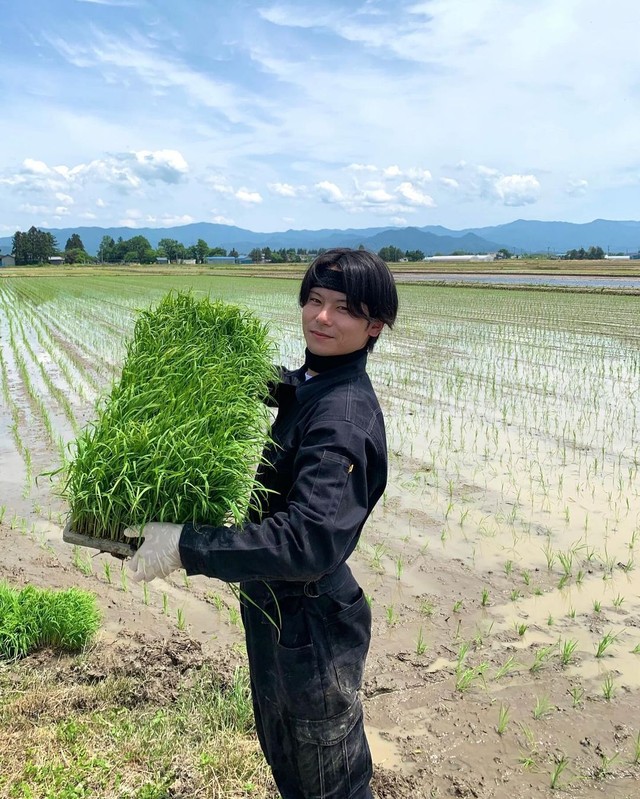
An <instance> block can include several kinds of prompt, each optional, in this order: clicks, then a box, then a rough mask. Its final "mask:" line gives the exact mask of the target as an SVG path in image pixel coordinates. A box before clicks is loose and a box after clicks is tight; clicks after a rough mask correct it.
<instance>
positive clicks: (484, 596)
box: [480, 588, 489, 608]
mask: <svg viewBox="0 0 640 799" xmlns="http://www.w3.org/2000/svg"><path fill="white" fill-rule="evenodd" d="M480 604H481V605H482V607H483V608H486V607H487V605H488V604H489V591H488V590H487V589H486V588H483V589H482V597H481V598H480Z"/></svg>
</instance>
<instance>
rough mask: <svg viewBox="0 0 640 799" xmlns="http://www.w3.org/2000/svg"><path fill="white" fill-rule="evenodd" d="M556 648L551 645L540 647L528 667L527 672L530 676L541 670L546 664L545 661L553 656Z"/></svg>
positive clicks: (554, 645)
mask: <svg viewBox="0 0 640 799" xmlns="http://www.w3.org/2000/svg"><path fill="white" fill-rule="evenodd" d="M555 648H556V644H551V645H550V646H541V647H540V649H538V650H536V652H535V654H534V656H533V663H532V664H531V665H530V666H529V671H530V672H531V673H532V674H536V673H537V672H539V671H541V670H542V668H543V667H544V666H545V665H546V664H547V661H548V660H549V658H550V657H551V655H552V654H553V652H554V650H555Z"/></svg>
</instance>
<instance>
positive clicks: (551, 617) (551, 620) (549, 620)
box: [547, 614, 555, 627]
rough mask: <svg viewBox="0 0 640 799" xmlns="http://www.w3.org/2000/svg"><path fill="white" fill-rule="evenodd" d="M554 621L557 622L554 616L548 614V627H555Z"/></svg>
mask: <svg viewBox="0 0 640 799" xmlns="http://www.w3.org/2000/svg"><path fill="white" fill-rule="evenodd" d="M554 622H555V620H554V618H553V616H552V615H551V614H549V615H548V616H547V626H548V627H553V625H554Z"/></svg>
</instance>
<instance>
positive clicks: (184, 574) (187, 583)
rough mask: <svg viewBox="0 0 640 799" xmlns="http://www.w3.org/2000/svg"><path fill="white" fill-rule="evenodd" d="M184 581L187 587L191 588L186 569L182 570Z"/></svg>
mask: <svg viewBox="0 0 640 799" xmlns="http://www.w3.org/2000/svg"><path fill="white" fill-rule="evenodd" d="M182 582H183V583H184V587H185V588H189V575H188V574H187V573H186V571H183V572H182Z"/></svg>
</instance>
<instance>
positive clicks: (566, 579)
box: [558, 574, 571, 591]
mask: <svg viewBox="0 0 640 799" xmlns="http://www.w3.org/2000/svg"><path fill="white" fill-rule="evenodd" d="M570 579H571V576H570V575H569V574H563V575H562V576H561V577H560V579H559V580H558V589H559V590H560V591H561V590H562V589H563V588H564V587H565V585H566V584H567V583H568V582H569V580H570Z"/></svg>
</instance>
